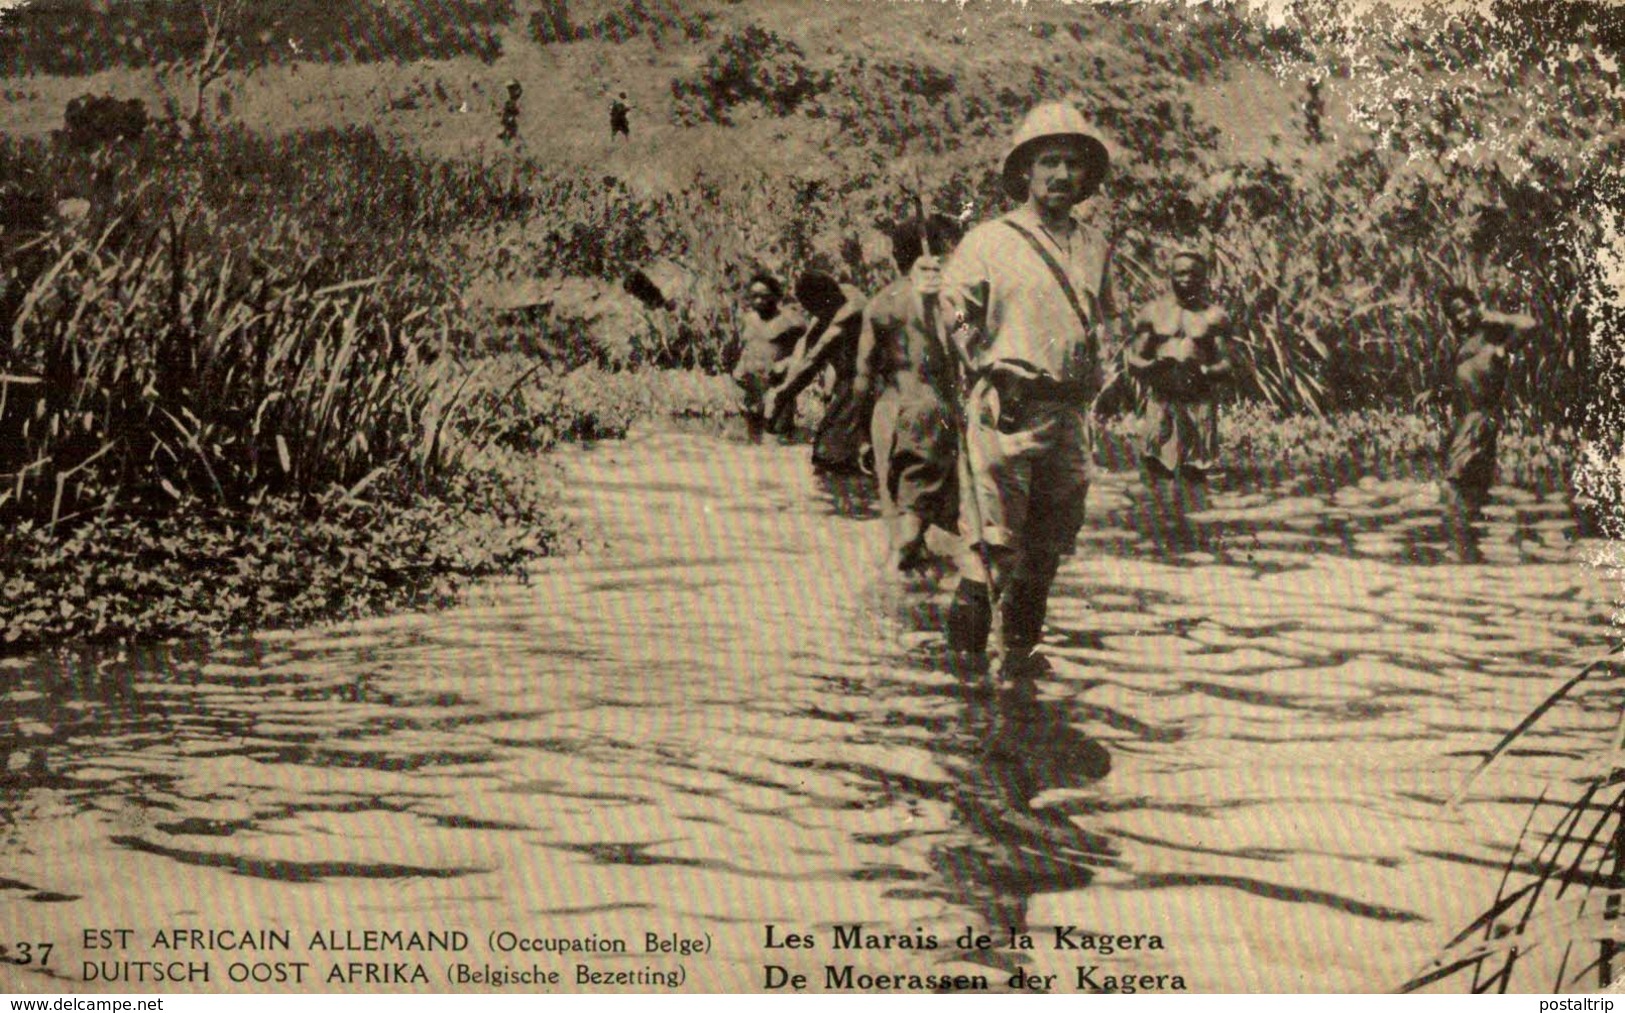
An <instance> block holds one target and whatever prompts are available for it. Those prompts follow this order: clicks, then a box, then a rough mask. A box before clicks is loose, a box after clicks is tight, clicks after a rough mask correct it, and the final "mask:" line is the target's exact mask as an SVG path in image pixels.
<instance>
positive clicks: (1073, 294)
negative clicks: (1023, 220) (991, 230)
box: [1000, 218, 1094, 331]
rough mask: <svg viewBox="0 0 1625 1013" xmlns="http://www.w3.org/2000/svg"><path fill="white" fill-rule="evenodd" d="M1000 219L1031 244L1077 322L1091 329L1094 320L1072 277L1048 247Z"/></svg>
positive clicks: (1016, 226)
mask: <svg viewBox="0 0 1625 1013" xmlns="http://www.w3.org/2000/svg"><path fill="white" fill-rule="evenodd" d="M1000 221H1002V222H1004V224H1006V225H1008V226H1010V227H1011V228H1012V229H1015V230H1016V233H1017V234H1018V235H1019V236H1021V238H1023V239H1025V240H1027V245H1028V246H1031V247H1032V248H1033V252H1034V253H1036V254H1038V256H1039V258H1040V259H1041V260H1043V261H1044V266H1045V267H1047V268H1049V273H1050V274H1052V275H1054V276H1055V282H1056V284H1058V285H1060V286H1061V291H1062V292H1064V293H1066V301H1067V302H1068V303H1070V304H1071V305H1072V312H1074V313H1076V314H1077V315H1078V323H1080V324H1082V325H1083V329H1084V330H1085V331H1089V330H1092V329H1093V328H1094V322H1092V321H1091V320H1090V319H1089V314H1088V313H1087V312H1086V311H1085V310H1084V308H1083V301H1082V300H1080V299H1079V298H1078V292H1077V289H1074V288H1073V287H1072V279H1070V278H1068V277H1067V276H1066V268H1064V267H1062V266H1061V262H1060V261H1058V260H1056V259H1055V255H1054V254H1053V253H1050V252H1049V249H1048V247H1046V246H1045V245H1044V244H1043V243H1042V242H1041V241H1040V240H1039V238H1038V237H1037V236H1035V235H1033V234H1032V233H1031V232H1029V231H1027V230H1026V229H1025V228H1022V226H1021V225H1020V224H1018V223H1016V222H1013V221H1011V220H1010V219H1008V218H1001V219H1000Z"/></svg>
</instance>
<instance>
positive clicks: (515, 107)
mask: <svg viewBox="0 0 1625 1013" xmlns="http://www.w3.org/2000/svg"><path fill="white" fill-rule="evenodd" d="M524 93H525V89H524V87H523V86H521V85H520V83H519V82H518V81H509V82H508V100H507V101H506V102H504V103H502V132H501V133H500V134H498V135H497V140H499V141H501V142H502V143H503V144H511V143H513V142H514V141H517V140H519V97H520V96H521V95H523V94H524Z"/></svg>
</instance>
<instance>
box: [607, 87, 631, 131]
mask: <svg viewBox="0 0 1625 1013" xmlns="http://www.w3.org/2000/svg"><path fill="white" fill-rule="evenodd" d="M617 137H625V138H627V139H628V140H630V139H631V137H632V107H631V106H630V105H627V102H626V92H624V91H623V92H621V93H620V95H619V96H617V97H616V98H615V99H614V100H613V101H612V102H610V104H609V138H610V140H612V141H613V140H614V139H615V138H617Z"/></svg>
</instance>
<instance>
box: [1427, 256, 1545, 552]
mask: <svg viewBox="0 0 1625 1013" xmlns="http://www.w3.org/2000/svg"><path fill="white" fill-rule="evenodd" d="M1443 302H1444V310H1445V317H1446V318H1447V319H1448V320H1449V321H1450V329H1451V331H1452V332H1454V334H1455V336H1456V339H1457V342H1458V343H1457V345H1456V352H1455V356H1454V358H1453V360H1452V373H1451V381H1452V382H1451V394H1450V402H1451V416H1452V420H1451V429H1450V439H1449V442H1448V444H1447V445H1446V447H1445V451H1444V477H1445V483H1444V488H1443V498H1444V501H1445V506H1446V508H1447V510H1448V511H1449V512H1450V515H1451V516H1450V520H1451V521H1452V522H1453V523H1455V524H1458V525H1461V526H1462V527H1461V531H1463V532H1465V530H1466V526H1467V525H1469V524H1470V523H1471V522H1472V521H1473V520H1474V519H1475V518H1477V516H1478V515H1479V514H1480V513H1481V512H1482V511H1483V509H1484V504H1485V503H1487V502H1488V501H1489V495H1490V486H1491V484H1493V483H1494V481H1495V455H1496V450H1497V442H1498V437H1499V435H1500V431H1501V401H1502V398H1503V396H1504V395H1505V392H1506V382H1507V370H1508V366H1509V365H1510V364H1511V357H1512V354H1513V347H1514V346H1515V345H1517V344H1519V343H1521V342H1522V341H1523V339H1524V338H1525V337H1526V336H1527V335H1528V334H1529V332H1531V331H1533V330H1534V329H1535V320H1534V318H1533V317H1530V316H1527V315H1525V314H1521V313H1496V312H1493V311H1490V310H1485V309H1484V308H1483V307H1482V306H1480V305H1479V301H1478V296H1477V295H1476V294H1475V293H1474V292H1473V290H1472V289H1470V288H1466V287H1464V286H1460V285H1453V286H1451V287H1450V288H1448V289H1446V290H1445V292H1444V299H1443Z"/></svg>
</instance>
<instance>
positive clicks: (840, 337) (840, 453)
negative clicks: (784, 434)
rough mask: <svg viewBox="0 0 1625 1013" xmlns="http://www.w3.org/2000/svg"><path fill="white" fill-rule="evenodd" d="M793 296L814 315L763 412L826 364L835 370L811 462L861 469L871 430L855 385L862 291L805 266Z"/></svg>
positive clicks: (772, 411)
mask: <svg viewBox="0 0 1625 1013" xmlns="http://www.w3.org/2000/svg"><path fill="white" fill-rule="evenodd" d="M796 302H798V303H800V304H801V307H802V309H804V310H805V311H806V312H807V314H808V315H809V317H810V318H811V320H812V325H811V326H810V327H809V328H808V330H807V342H806V346H805V347H804V348H802V349H801V350H800V351H799V352H798V353H797V355H796V357H795V360H794V361H793V362H792V363H791V364H790V366H789V369H788V370H787V371H786V375H785V379H784V382H783V383H782V384H781V385H780V386H779V387H778V389H776V390H774V391H773V392H772V393H771V394H769V395H768V398H767V413H768V415H769V416H772V415H776V414H778V412H779V411H780V410H781V408H780V407H779V406H780V405H781V404H782V403H784V402H786V401H788V402H790V403H792V404H793V403H794V402H795V399H796V397H797V396H798V395H799V394H800V393H801V392H802V391H803V390H805V389H806V388H807V386H808V385H809V384H811V383H812V382H813V380H815V379H817V378H818V374H820V373H822V372H823V371H824V369H825V367H826V366H827V367H829V368H830V369H832V370H833V371H834V373H835V383H834V385H833V387H832V388H831V391H830V399H829V404H827V405H826V406H825V407H824V416H823V418H821V419H819V420H818V428H817V430H816V431H815V432H814V433H813V452H812V463H813V467H814V468H815V469H817V470H818V471H826V472H833V473H836V474H841V473H847V472H856V471H859V470H860V463H859V462H860V460H861V458H862V456H863V442H864V440H865V439H866V438H867V437H868V435H869V404H870V402H869V399H868V398H867V397H864V398H859V397H857V396H856V395H855V393H854V391H853V386H852V384H853V380H854V379H856V377H857V372H858V338H859V332H860V331H861V330H862V329H863V307H864V298H863V293H861V292H859V291H858V290H857V289H855V288H853V287H852V286H851V285H842V284H841V283H840V282H838V281H836V280H835V279H834V278H831V277H830V276H829V275H827V274H819V273H816V272H808V273H807V274H804V275H802V276H801V279H800V280H799V281H797V282H796Z"/></svg>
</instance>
